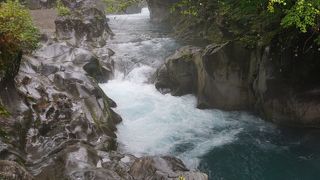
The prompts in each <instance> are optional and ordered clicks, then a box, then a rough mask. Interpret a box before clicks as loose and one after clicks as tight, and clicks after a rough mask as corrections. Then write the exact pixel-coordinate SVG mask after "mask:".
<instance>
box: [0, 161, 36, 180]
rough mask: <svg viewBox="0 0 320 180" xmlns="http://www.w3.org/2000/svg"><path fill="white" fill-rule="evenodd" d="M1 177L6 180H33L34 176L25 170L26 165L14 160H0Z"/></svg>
mask: <svg viewBox="0 0 320 180" xmlns="http://www.w3.org/2000/svg"><path fill="white" fill-rule="evenodd" d="M0 179H6V180H16V179H23V180H33V177H32V176H31V175H30V174H29V173H28V172H27V171H26V170H25V168H24V167H22V166H20V165H19V164H18V163H16V162H13V161H2V160H0Z"/></svg>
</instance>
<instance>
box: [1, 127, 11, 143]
mask: <svg viewBox="0 0 320 180" xmlns="http://www.w3.org/2000/svg"><path fill="white" fill-rule="evenodd" d="M0 138H1V139H2V140H4V141H7V140H9V136H8V132H7V131H5V130H4V129H2V128H1V127H0Z"/></svg>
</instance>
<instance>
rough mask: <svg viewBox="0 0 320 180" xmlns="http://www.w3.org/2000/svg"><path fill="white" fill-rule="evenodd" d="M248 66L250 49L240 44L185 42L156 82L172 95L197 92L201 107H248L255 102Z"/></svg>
mask: <svg viewBox="0 0 320 180" xmlns="http://www.w3.org/2000/svg"><path fill="white" fill-rule="evenodd" d="M249 69H250V52H249V51H247V50H246V49H245V48H242V47H241V46H239V45H237V44H234V43H226V44H222V45H216V44H213V45H209V46H208V47H207V48H206V49H204V50H202V49H201V48H197V47H190V46H186V47H183V48H181V49H179V50H178V51H177V52H176V53H175V54H174V55H172V56H170V57H169V58H167V60H166V63H165V65H163V66H162V67H161V68H160V69H159V70H158V71H157V80H156V82H155V85H156V87H157V89H159V90H161V91H163V92H167V91H168V90H166V89H170V91H171V93H172V94H173V95H184V94H188V93H194V94H196V95H197V97H198V107H199V108H219V109H224V110H246V109H249V108H250V105H251V103H252V102H251V99H250V89H249V86H248V83H249V80H248V77H249ZM164 90H166V91H164Z"/></svg>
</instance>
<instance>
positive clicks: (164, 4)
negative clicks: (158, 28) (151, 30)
mask: <svg viewBox="0 0 320 180" xmlns="http://www.w3.org/2000/svg"><path fill="white" fill-rule="evenodd" d="M177 2H179V0H162V1H159V0H147V3H148V7H149V10H150V19H151V21H152V22H155V23H162V22H165V21H167V20H168V19H169V17H170V13H171V12H170V10H171V7H172V5H174V4H175V3H177Z"/></svg>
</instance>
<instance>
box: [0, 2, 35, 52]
mask: <svg viewBox="0 0 320 180" xmlns="http://www.w3.org/2000/svg"><path fill="white" fill-rule="evenodd" d="M38 40H39V31H38V29H37V28H36V27H35V26H34V25H33V22H32V19H31V16H30V13H29V11H28V9H26V8H25V7H24V6H22V5H21V4H20V3H19V1H18V0H9V1H7V2H2V3H0V51H1V52H3V51H5V52H10V53H15V52H18V51H32V50H34V49H35V48H37V47H38Z"/></svg>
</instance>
